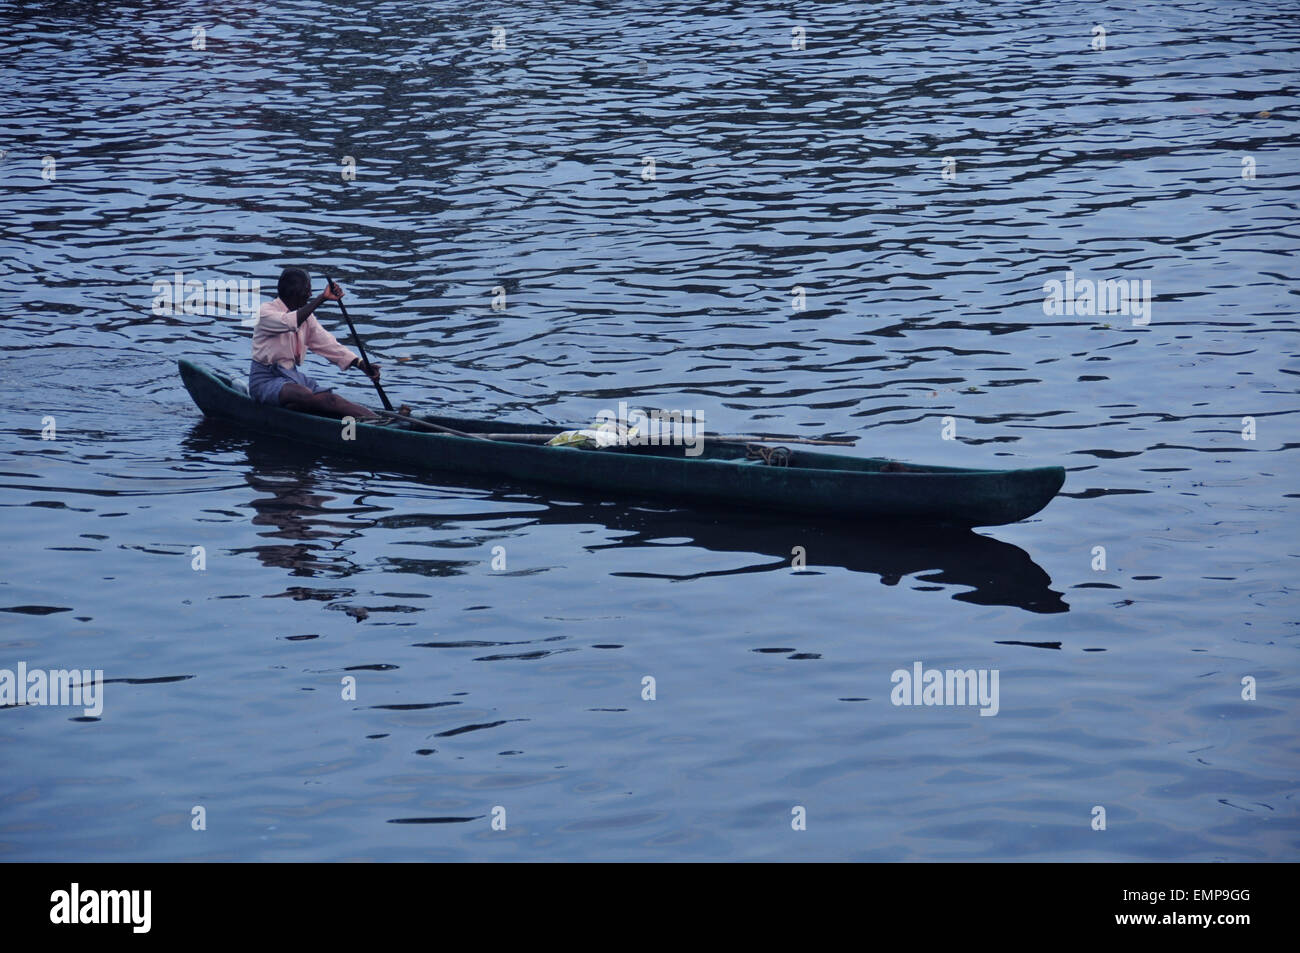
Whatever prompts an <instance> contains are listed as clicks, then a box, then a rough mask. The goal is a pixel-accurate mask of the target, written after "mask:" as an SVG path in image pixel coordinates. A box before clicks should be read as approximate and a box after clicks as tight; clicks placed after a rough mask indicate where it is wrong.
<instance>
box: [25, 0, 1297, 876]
mask: <svg viewBox="0 0 1300 953" xmlns="http://www.w3.org/2000/svg"><path fill="white" fill-rule="evenodd" d="M1298 13H1300V5H1298V4H1296V3H1282V2H1260V3H1245V2H1230V0H1228V2H1209V0H1205V2H1190V0H1170V2H1145V3H1144V2H1139V3H1135V4H1112V3H1069V2H1066V3H1053V4H1030V3H1024V4H1020V3H1011V2H985V3H964V2H963V3H954V2H946V3H932V4H925V5H918V4H915V3H900V2H892V0H891V2H883V3H872V4H866V3H833V2H828V3H818V4H813V5H809V6H806V7H804V8H801V9H800V10H799V11H797V13H796V14H795V17H796V18H794V19H792V14H791V10H790V8H789V7H788V5H785V4H771V3H768V2H765V0H757V2H753V3H734V4H721V3H719V4H661V5H655V4H651V5H646V4H641V3H633V2H630V0H629V2H621V0H611V2H604V3H594V2H587V3H583V2H572V3H570V2H566V3H540V2H533V0H520V2H515V3H509V4H499V3H488V2H483V3H463V4H436V3H417V2H409V3H398V2H376V3H367V4H357V3H350V2H326V3H316V2H312V3H306V2H303V3H289V2H275V3H269V4H245V3H197V2H180V3H165V4H164V3H152V2H117V3H92V2H81V3H49V2H47V3H40V2H30V3H17V4H15V3H0V27H2V29H0V152H2V154H0V185H2V189H0V222H2V223H3V231H2V232H0V320H2V321H3V332H2V333H3V341H4V344H5V347H4V349H3V351H0V374H2V375H3V376H2V378H0V379H2V380H3V385H4V394H5V400H4V412H3V426H2V428H0V429H2V430H3V437H2V438H0V507H3V517H2V520H0V541H2V542H3V549H0V610H3V611H0V668H9V669H13V668H14V667H15V666H16V665H17V663H18V662H20V661H22V662H25V663H26V664H27V665H28V666H29V667H31V668H70V667H76V668H91V669H102V670H103V672H104V677H105V679H106V680H107V681H108V684H107V685H106V686H105V707H104V711H103V713H102V714H101V715H100V716H99V717H98V718H87V717H85V716H82V714H81V712H80V711H79V710H71V709H68V708H56V707H39V706H31V705H27V706H16V707H15V706H11V707H5V708H3V709H0V857H4V858H6V859H17V860H34V859H56V860H67V859H93V860H109V859H120V858H125V859H155V860H179V859H189V860H221V859H262V860H317V859H329V860H337V859H353V858H374V859H403V860H416V859H457V860H468V859H507V860H541V859H651V860H669V859H745V860H748V859H763V860H767V859H841V858H842V859H890V860H918V859H920V860H948V859H994V860H1017V859H1031V860H1064V859H1070V860H1212V859H1230V860H1266V859H1272V860H1286V859H1294V858H1295V856H1296V848H1297V844H1300V831H1298V827H1300V823H1298V816H1297V790H1298V784H1297V776H1298V771H1297V769H1298V767H1300V758H1298V757H1297V750H1298V743H1297V733H1296V726H1297V711H1298V709H1300V679H1298V678H1297V672H1296V648H1297V631H1296V627H1297V621H1300V619H1298V617H1297V612H1296V600H1295V594H1296V593H1295V585H1296V584H1295V579H1296V576H1295V571H1296V559H1297V555H1300V549H1298V546H1300V544H1297V523H1298V521H1297V518H1296V517H1297V496H1298V495H1300V487H1298V486H1297V480H1296V453H1297V448H1298V447H1300V440H1298V439H1297V426H1298V424H1300V413H1297V411H1298V410H1300V395H1298V394H1297V383H1298V379H1297V373H1298V372H1300V361H1297V354H1298V352H1300V341H1298V339H1297V331H1298V330H1300V326H1298V325H1297V321H1296V316H1295V311H1296V293H1297V285H1296V253H1297V251H1300V228H1298V227H1297V215H1296V201H1297V200H1296V196H1297V191H1298V190H1300V167H1298V165H1297V159H1298V158H1300V141H1298V139H1297V132H1298V130H1300V126H1298V125H1297V120H1298V119H1300V92H1298V89H1297V66H1298V65H1300V52H1298V51H1300V16H1297V14H1298ZM1096 25H1102V26H1104V27H1105V30H1106V37H1105V39H1106V43H1105V47H1106V48H1105V49H1104V50H1096V49H1093V48H1092V45H1093V43H1094V40H1095V36H1094V30H1093V27H1094V26H1096ZM198 27H201V28H203V30H204V31H205V32H204V33H203V35H202V41H203V42H202V43H201V44H199V43H198V42H197V41H198V39H199V37H198V36H197V35H196V33H195V28H198ZM494 27H501V28H502V29H503V31H504V32H503V33H499V34H498V36H500V37H501V39H502V40H503V41H504V49H494V48H493V45H492V41H493V28H494ZM796 27H798V28H802V30H803V35H804V38H805V39H806V49H804V50H798V49H793V48H792V41H797V40H798V39H799V35H798V33H797V32H794V31H795V28H796ZM195 45H202V46H203V47H204V48H203V49H194V46H195ZM796 45H797V44H796ZM345 157H350V158H351V163H354V164H355V165H354V166H353V165H352V164H351V163H349V162H347V161H346V160H345ZM945 158H951V159H952V160H954V164H955V177H948V178H945V176H944V175H943V168H944V160H945ZM650 159H652V160H653V165H654V170H653V176H651V175H650V173H649V171H648V170H649V162H648V161H647V160H650ZM51 163H52V164H51ZM353 167H354V168H355V178H354V179H351V180H349V179H347V178H345V176H344V174H343V172H344V170H345V169H351V168H353ZM1243 171H1246V172H1247V173H1248V174H1249V172H1250V171H1253V173H1254V177H1253V178H1250V177H1246V176H1243ZM286 265H304V266H306V267H309V268H310V269H312V271H313V273H314V274H317V275H319V274H320V273H322V272H324V271H325V270H327V269H328V270H330V271H331V272H332V273H333V275H334V276H335V277H336V278H337V279H339V280H340V281H341V282H342V283H344V284H345V286H346V287H347V289H348V298H347V301H348V303H349V306H350V308H349V309H350V312H351V314H352V315H353V317H354V319H355V320H357V322H358V324H359V327H360V330H361V332H362V334H363V336H364V338H365V340H366V342H367V344H368V345H369V346H370V347H371V349H372V350H373V352H374V353H375V355H376V359H377V360H379V361H380V362H381V363H383V364H384V365H385V372H386V373H385V380H386V382H387V385H388V389H389V391H390V393H391V394H392V395H393V397H394V398H395V399H397V400H398V401H404V402H408V403H410V404H412V405H413V406H415V407H417V408H419V409H422V410H427V411H437V410H445V411H446V412H448V413H454V414H459V415H463V416H485V417H486V416H493V417H502V418H507V419H512V420H518V421H524V422H531V423H539V424H540V423H544V422H550V423H555V422H575V421H586V420H590V419H591V418H592V417H593V416H594V414H595V412H596V411H597V410H600V409H602V408H605V407H612V406H614V405H616V403H617V402H618V401H620V400H625V401H628V402H629V403H630V404H632V405H633V406H658V407H669V408H677V407H685V408H693V409H696V410H699V411H701V412H703V413H704V414H705V415H706V417H707V419H708V420H709V422H710V425H711V426H712V427H714V428H716V429H719V430H721V431H725V432H745V431H755V430H760V431H766V432H774V433H787V434H796V435H801V436H804V437H821V436H825V435H829V434H847V435H852V436H855V437H857V438H858V447H859V450H858V451H855V452H861V453H866V454H869V455H877V456H886V457H891V458H897V459H900V460H912V461H919V462H927V463H940V464H949V465H956V466H971V467H1007V468H1010V467H1018V466H1037V465H1052V464H1061V465H1064V466H1066V467H1067V468H1068V470H1069V473H1068V478H1067V482H1066V486H1065V489H1064V491H1063V493H1062V495H1061V496H1059V497H1058V498H1057V499H1056V500H1055V501H1054V502H1053V503H1052V504H1051V505H1050V506H1048V508H1047V509H1046V510H1044V511H1043V512H1041V513H1040V514H1038V515H1037V516H1035V517H1034V518H1032V519H1031V520H1029V521H1026V522H1023V523H1020V524H1017V525H1013V526H1007V527H997V528H988V529H981V530H979V531H977V532H973V533H937V532H934V531H928V530H924V529H922V528H919V527H917V528H904V529H897V528H896V529H891V530H885V529H882V528H880V527H872V526H869V525H866V526H864V525H855V524H852V523H846V522H842V521H826V522H810V521H808V520H803V519H798V518H785V517H775V516H765V515H762V514H750V515H744V514H737V513H722V512H711V511H702V510H698V509H687V508H674V507H673V506H672V504H671V503H664V502H653V501H638V500H630V501H628V500H602V499H599V498H593V497H590V496H584V495H581V494H578V493H574V492H564V491H556V490H547V489H545V488H541V487H538V486H534V485H514V484H501V483H498V482H496V481H492V480H486V479H460V478H457V477H455V476H454V475H448V474H438V473H425V474H420V473H412V472H403V471H395V470H389V469H380V470H376V469H373V468H371V467H368V466H366V465H365V464H364V463H361V462H358V461H356V460H351V459H348V458H346V457H340V456H331V455H329V454H321V453H317V452H315V451H312V450H310V449H307V448H304V447H296V446H294V445H292V444H289V443H285V442H282V441H276V440H267V439H265V438H257V437H255V436H253V435H251V434H249V433H243V432H240V431H238V430H235V429H232V428H230V427H229V426H223V425H219V424H216V423H214V422H205V421H203V419H202V418H201V416H200V414H199V413H198V411H197V410H196V408H195V407H194V405H193V403H192V402H191V401H190V399H189V397H188V395H187V394H186V392H185V390H184V388H183V387H182V386H181V383H180V380H179V378H178V376H177V374H176V364H175V362H176V360H177V359H178V358H180V357H189V358H191V359H195V360H198V361H201V362H203V363H206V364H209V365H211V366H214V367H217V368H220V369H236V370H242V369H245V368H246V367H247V359H248V351H249V344H248V336H249V332H248V329H247V328H246V327H242V326H241V324H240V321H239V320H238V318H237V317H226V316H214V315H206V314H179V315H155V314H153V313H151V304H152V302H153V298H154V292H153V290H152V288H153V283H154V282H155V281H156V280H171V277H172V276H173V275H174V273H175V272H178V271H179V272H182V273H183V274H184V276H185V277H190V278H197V279H199V280H208V279H226V278H236V279H237V278H248V279H258V280H260V281H261V282H262V285H263V287H264V288H265V289H267V291H268V292H269V291H271V289H273V287H274V282H275V278H276V276H277V275H278V273H279V271H280V269H281V268H282V267H284V266H286ZM1067 271H1073V272H1074V273H1075V274H1076V275H1078V276H1081V277H1083V276H1092V277H1095V278H1124V279H1126V280H1139V281H1141V280H1149V281H1150V282H1151V288H1152V303H1151V312H1150V323H1149V324H1146V325H1135V324H1134V323H1133V321H1132V320H1131V319H1130V318H1129V317H1128V316H1124V315H1097V316H1090V315H1076V314H1061V315H1046V314H1045V313H1044V307H1043V297H1044V295H1043V285H1044V282H1046V281H1048V280H1049V279H1054V278H1062V277H1063V276H1064V275H1065V273H1066V272H1067ZM796 286H797V287H798V288H802V289H803V294H804V296H805V297H806V307H805V308H803V309H799V310H796V309H795V308H794V307H793V304H794V297H795V295H796V292H795V291H794V290H793V289H795V288H796ZM497 288H501V289H504V291H505V296H506V309H505V310H504V311H496V310H493V308H492V299H493V294H494V289H497ZM270 296H271V295H270V294H267V295H265V296H264V297H266V298H269V297H270ZM322 314H323V316H324V318H325V320H326V322H327V323H328V324H329V326H330V327H332V328H334V329H335V330H339V329H340V324H339V320H338V317H337V311H336V310H335V309H333V308H330V309H328V310H326V311H323V312H322ZM310 372H311V373H313V374H315V375H316V376H317V377H318V379H320V380H322V381H323V382H325V383H329V384H332V385H336V386H339V387H340V388H341V389H343V390H344V392H346V393H347V394H348V395H349V396H352V397H354V398H357V399H371V398H372V397H373V395H370V394H368V393H367V390H366V388H365V387H364V386H362V385H364V384H365V381H364V380H363V379H362V378H360V377H359V376H355V375H354V376H352V377H351V378H345V377H343V376H342V375H341V373H340V372H338V371H336V370H334V369H333V368H330V367H329V366H327V365H325V364H324V363H323V362H321V361H320V360H319V359H312V360H311V362H310ZM1246 417H1249V418H1252V419H1253V425H1254V428H1255V430H1254V435H1253V437H1254V438H1253V439H1250V440H1248V439H1244V438H1243V430H1244V429H1245V428H1246V427H1247V426H1248V424H1247V423H1246V422H1244V421H1243V418H1246ZM47 418H53V421H52V422H51V421H48V420H47ZM945 418H951V421H950V422H949V423H950V424H951V425H952V427H954V428H955V439H952V440H945V439H943V437H942V431H943V428H944V423H945ZM50 423H52V424H53V426H54V430H55V434H54V435H55V437H56V439H53V440H42V439H41V437H42V429H43V428H45V429H46V430H47V431H48V429H49V425H50ZM575 452H576V451H575ZM195 546H203V547H204V549H205V552H206V569H204V570H203V571H195V570H194V569H193V568H192V559H193V555H192V553H193V547H195ZM494 547H503V548H504V549H503V551H502V552H503V554H504V558H505V566H504V568H494V566H493V563H492V559H493V551H494ZM795 547H803V548H804V551H805V552H806V554H807V563H808V565H807V567H806V569H805V570H804V571H796V570H795V569H794V568H793V567H792V562H791V561H792V551H793V550H794V549H795ZM1097 547H1104V559H1105V565H1104V568H1100V567H1099V562H1098V561H1099V555H1098V554H1099V552H1100V551H1099V550H1098V549H1097ZM918 661H919V662H922V663H923V664H924V665H925V666H927V667H937V668H961V669H967V668H977V669H992V670H996V671H997V672H998V673H999V675H1000V683H999V684H1000V710H999V713H998V714H997V715H996V716H995V717H980V716H979V714H978V712H977V711H976V710H975V709H973V708H969V707H931V708H925V707H922V708H916V707H899V706H895V705H893V704H891V702H890V690H891V687H892V686H891V681H890V677H891V673H892V672H893V671H894V670H896V669H900V668H906V669H910V668H911V666H912V665H913V663H914V662H918ZM349 676H351V677H354V678H355V680H356V698H355V700H351V699H344V698H342V697H341V696H342V689H343V680H344V679H345V678H347V677H349ZM646 676H651V677H653V679H654V680H655V688H656V696H657V697H656V699H655V700H653V701H646V700H643V698H642V691H643V689H642V684H643V681H642V680H643V679H644V678H645V677H646ZM1247 677H1249V678H1251V679H1253V680H1254V684H1255V686H1256V689H1255V690H1256V693H1257V697H1256V698H1255V699H1254V700H1244V699H1243V697H1242V695H1243V685H1242V680H1243V679H1244V678H1247ZM195 806H202V807H203V808H204V809H205V811H206V828H207V829H206V830H204V831H195V830H193V829H192V825H191V818H192V812H193V809H194V808H195ZM1097 806H1101V807H1104V808H1105V811H1106V822H1107V823H1106V830H1105V831H1098V830H1094V829H1093V815H1094V808H1095V807H1097ZM797 807H802V808H803V809H804V810H805V811H806V815H807V829H806V830H804V831H796V830H793V829H792V823H791V822H792V819H793V815H792V811H794V810H795V809H796V808H797ZM497 808H502V809H504V813H505V818H506V829H505V830H504V831H499V830H493V829H492V827H491V823H490V822H491V818H492V816H493V812H494V810H495V809H497ZM497 813H498V814H500V812H499V811H498V812H497Z"/></svg>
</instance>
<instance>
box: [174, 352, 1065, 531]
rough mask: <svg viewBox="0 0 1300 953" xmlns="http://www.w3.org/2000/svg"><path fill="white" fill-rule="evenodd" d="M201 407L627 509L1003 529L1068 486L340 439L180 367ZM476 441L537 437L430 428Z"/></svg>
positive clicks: (1031, 477) (333, 430)
mask: <svg viewBox="0 0 1300 953" xmlns="http://www.w3.org/2000/svg"><path fill="white" fill-rule="evenodd" d="M179 367H180V373H181V379H182V380H183V381H184V383H185V388H186V390H188V391H189V392H190V396H191V397H192V398H193V399H194V403H195V404H197V405H198V407H199V409H200V410H201V411H203V413H204V415H205V416H207V417H210V418H214V419H218V420H224V421H228V422H230V423H233V424H237V425H239V426H241V427H244V428H247V429H248V430H252V431H256V432H258V433H262V434H268V435H271V436H277V437H285V438H288V439H291V440H296V441H299V442H302V443H306V444H311V445H313V446H316V447H320V448H324V449H327V450H333V451H337V452H338V453H341V454H346V455H348V456H353V457H360V458H364V459H365V460H367V461H370V462H380V463H384V464H388V465H391V466H395V467H400V468H403V469H405V468H411V469H417V470H436V471H443V472H451V473H473V474H481V475H488V476H498V477H503V478H508V479H511V480H515V481H518V482H521V483H547V484H553V485H557V486H565V487H575V488H580V489H583V490H588V491H592V492H594V493H596V494H598V495H601V496H605V497H609V498H619V499H638V498H651V499H666V500H671V501H674V502H680V503H686V504H691V505H695V506H702V507H709V508H712V507H717V506H727V507H744V508H747V509H758V510H768V511H773V512H782V513H806V514H815V515H819V516H832V517H836V518H840V519H868V520H874V521H890V522H909V523H917V522H919V523H927V524H934V525H943V526H959V527H971V526H999V525H1002V524H1006V523H1015V522H1017V521H1019V520H1023V519H1026V518H1027V517H1030V516H1032V515H1033V514H1035V513H1037V512H1038V511H1039V510H1041V509H1042V508H1043V507H1045V506H1046V505H1047V504H1048V503H1049V502H1051V500H1052V497H1054V496H1055V495H1056V493H1057V491H1058V490H1060V488H1061V486H1062V485H1063V484H1064V482H1065V470H1064V469H1063V468H1061V467H1037V468H1034V469H1025V470H968V469H961V468H958V467H937V466H921V465H918V464H908V465H907V467H908V469H907V472H902V473H898V472H893V473H891V472H881V467H883V466H884V465H885V464H886V463H888V462H889V461H887V460H880V459H870V458H862V457H846V456H839V455H835V454H829V453H814V452H809V451H805V450H803V449H802V448H801V447H798V446H795V447H793V448H792V452H791V458H790V466H786V467H780V466H765V465H762V464H756V463H745V462H743V461H744V457H745V449H744V447H743V446H736V445H728V444H722V443H718V442H711V441H709V440H708V438H707V437H706V438H705V439H704V452H703V453H701V454H700V455H699V456H697V457H687V456H685V454H684V452H683V448H682V447H680V446H660V447H624V448H616V449H609V450H577V449H571V448H567V447H547V446H544V445H538V444H523V443H507V442H502V441H494V442H487V441H483V440H473V439H468V438H463V437H452V436H447V435H443V434H432V433H428V432H427V431H417V430H401V429H394V428H392V427H385V426H376V425H371V424H358V425H357V426H356V428H355V439H353V440H344V439H343V427H342V425H341V424H340V423H339V421H337V420H331V419H328V418H325V417H315V416H312V415H310V414H303V413H299V412H297V411H293V410H287V409H285V408H283V407H273V406H270V405H268V404H258V403H255V402H254V401H253V400H251V399H250V398H249V397H248V396H247V395H246V394H245V393H243V392H242V391H241V390H239V389H236V388H235V387H234V386H233V385H232V384H231V382H230V381H229V380H228V379H227V378H225V377H223V376H222V375H219V374H216V373H214V372H213V371H210V370H208V369H207V368H204V367H201V366H200V365H198V364H194V363H192V362H190V361H185V360H182V361H180V362H179ZM424 419H426V420H429V421H432V422H434V423H438V424H441V425H443V426H446V427H451V428H453V429H455V430H461V431H464V432H467V433H500V434H505V433H530V432H536V431H537V429H538V426H537V425H536V424H514V423H506V422H503V421H497V420H470V419H465V418H461V417H438V416H428V417H426V418H424Z"/></svg>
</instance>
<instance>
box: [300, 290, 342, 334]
mask: <svg viewBox="0 0 1300 953" xmlns="http://www.w3.org/2000/svg"><path fill="white" fill-rule="evenodd" d="M342 297H343V289H342V288H338V290H337V291H336V290H335V289H334V288H331V287H330V286H329V285H328V284H327V285H326V286H325V290H324V291H322V292H321V293H320V294H318V295H317V296H316V297H315V298H313V299H312V300H311V301H308V302H307V303H306V304H305V305H303V306H302V307H301V308H299V309H298V312H297V313H298V327H302V325H303V322H304V321H306V320H307V319H308V318H310V317H311V315H312V312H313V311H315V310H316V309H317V308H319V307H320V306H321V305H322V304H324V303H325V302H326V301H338V300H339V299H340V298H342Z"/></svg>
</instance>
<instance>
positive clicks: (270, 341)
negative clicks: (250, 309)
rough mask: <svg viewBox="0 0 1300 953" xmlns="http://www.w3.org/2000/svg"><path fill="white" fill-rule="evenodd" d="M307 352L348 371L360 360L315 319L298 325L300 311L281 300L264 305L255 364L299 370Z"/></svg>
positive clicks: (255, 343) (255, 337) (255, 340)
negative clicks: (275, 365)
mask: <svg viewBox="0 0 1300 953" xmlns="http://www.w3.org/2000/svg"><path fill="white" fill-rule="evenodd" d="M307 351H311V352H312V353H314V354H319V355H320V356H321V357H323V358H325V360H327V361H330V362H332V363H334V364H337V365H338V366H339V367H341V368H343V369H344V370H346V369H347V367H348V365H349V364H351V363H352V362H353V361H355V360H356V359H357V356H356V355H355V354H353V353H352V352H351V351H349V350H348V349H347V348H346V347H344V346H343V345H342V344H340V343H339V342H338V341H337V340H336V339H335V337H334V335H332V334H330V333H329V332H328V331H326V330H325V329H324V328H323V327H321V325H320V322H319V321H317V320H316V315H314V314H313V315H312V316H311V317H310V318H308V319H307V320H306V321H304V322H303V323H302V324H301V325H299V324H298V309H297V308H294V309H293V310H290V309H289V307H288V306H287V305H285V303H284V302H283V301H281V300H280V299H279V298H276V299H275V300H274V301H269V302H267V303H266V304H264V305H262V310H261V311H259V312H258V315H257V326H256V327H254V328H253V360H255V361H257V362H258V363H260V364H279V365H280V366H281V367H284V368H293V367H297V366H298V365H299V364H301V363H302V359H303V357H304V356H306V353H307Z"/></svg>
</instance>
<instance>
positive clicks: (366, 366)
mask: <svg viewBox="0 0 1300 953" xmlns="http://www.w3.org/2000/svg"><path fill="white" fill-rule="evenodd" d="M325 282H326V284H328V285H329V286H330V290H331V291H337V290H338V285H336V284H335V283H334V279H333V278H331V277H330V276H329V275H326V276H325ZM335 304H337V305H338V306H339V310H340V311H342V312H343V320H344V321H346V322H347V323H348V330H349V331H351V332H352V343H353V344H355V345H356V346H357V352H358V353H360V355H361V368H362V370H364V371H365V372H366V376H367V377H370V358H368V357H366V346H365V345H364V344H362V343H361V335H359V334H357V327H356V325H355V324H353V323H352V319H351V318H349V317H348V309H347V308H345V307H343V300H342V299H341V298H340V299H339V300H338V301H336V302H335ZM370 383H372V384H374V385H375V390H377V391H379V399H380V400H382V401H383V402H384V409H385V410H388V411H391V410H392V409H393V405H392V403H391V402H390V401H389V400H388V395H387V394H385V393H384V389H383V388H382V387H380V386H379V381H378V380H376V379H375V378H373V377H370Z"/></svg>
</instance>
